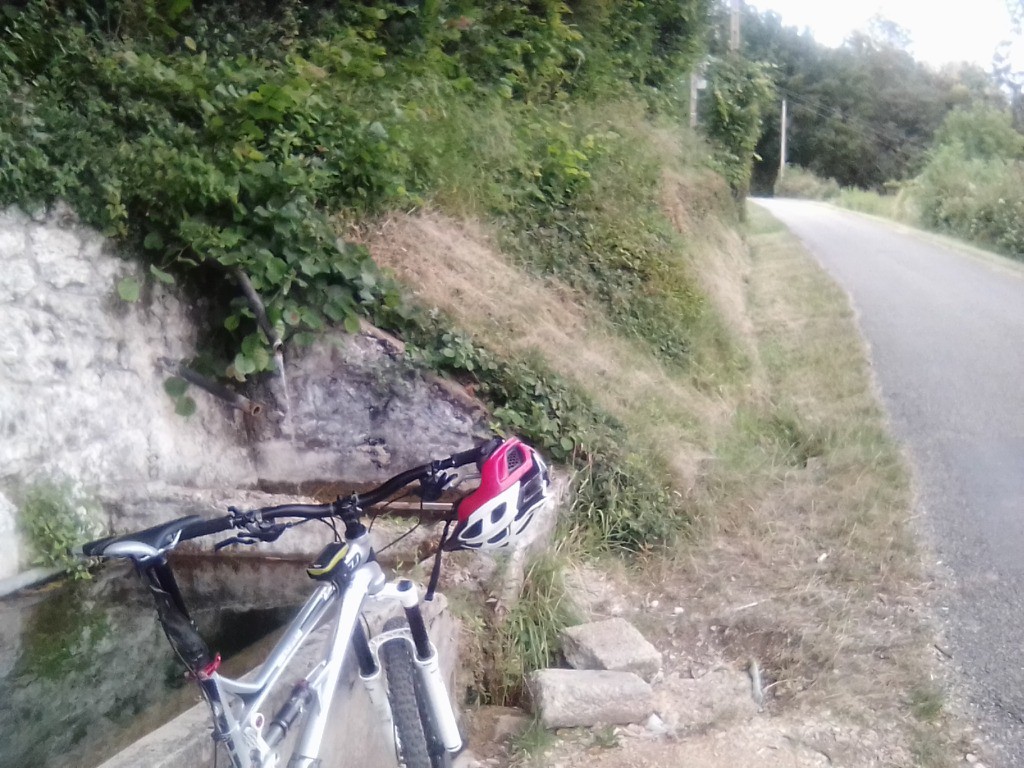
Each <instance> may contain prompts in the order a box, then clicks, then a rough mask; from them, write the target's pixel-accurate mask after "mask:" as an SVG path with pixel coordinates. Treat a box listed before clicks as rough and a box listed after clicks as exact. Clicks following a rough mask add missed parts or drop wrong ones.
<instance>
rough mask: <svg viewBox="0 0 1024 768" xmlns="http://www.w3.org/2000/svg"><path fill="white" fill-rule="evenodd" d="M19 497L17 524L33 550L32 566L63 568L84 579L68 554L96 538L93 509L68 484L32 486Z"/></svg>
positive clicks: (82, 571)
mask: <svg viewBox="0 0 1024 768" xmlns="http://www.w3.org/2000/svg"><path fill="white" fill-rule="evenodd" d="M18 496H19V497H20V498H19V501H20V504H19V509H18V511H19V515H18V524H19V527H20V529H21V531H22V532H23V533H24V534H25V536H26V537H27V538H28V542H29V544H30V545H31V547H32V551H33V552H34V555H35V560H34V563H35V565H41V566H45V567H48V568H50V567H57V568H63V569H67V570H68V571H69V572H70V573H71V574H72V575H73V576H74V577H75V578H87V577H88V575H89V573H88V571H87V570H86V567H85V564H84V563H83V562H82V561H81V560H78V559H77V558H75V557H74V556H73V555H72V554H71V550H72V548H73V547H75V546H76V545H80V544H82V543H84V542H85V541H87V540H88V539H89V538H91V537H92V536H94V535H96V534H97V529H98V525H97V514H98V511H97V509H96V507H95V506H94V505H93V504H92V503H91V502H90V501H89V500H87V499H84V498H82V497H81V495H80V494H78V493H76V492H75V491H74V489H73V488H72V487H71V485H70V484H68V483H56V482H40V483H35V484H33V485H30V486H27V487H26V488H25V489H23V490H22V491H21V493H19V494H18Z"/></svg>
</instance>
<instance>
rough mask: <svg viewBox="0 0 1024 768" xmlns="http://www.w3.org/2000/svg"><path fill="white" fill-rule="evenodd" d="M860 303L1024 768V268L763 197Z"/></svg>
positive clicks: (1015, 766)
mask: <svg viewBox="0 0 1024 768" xmlns="http://www.w3.org/2000/svg"><path fill="white" fill-rule="evenodd" d="M754 202H756V203H758V204H760V205H763V206H764V207H766V208H767V209H768V210H769V211H770V212H771V213H772V214H773V215H774V216H775V217H776V218H778V219H779V220H781V221H782V222H783V223H784V224H785V225H786V226H787V227H788V228H789V229H790V230H791V231H792V232H793V233H794V234H795V235H796V236H797V237H798V238H799V239H800V240H801V241H802V242H803V243H804V245H805V246H806V248H807V249H808V250H809V251H810V252H811V253H812V254H813V255H814V257H815V258H817V259H818V261H819V262H820V263H821V265H822V266H823V267H824V268H825V269H826V270H827V271H828V273H829V274H830V275H831V276H832V277H833V279H835V281H836V282H837V283H838V284H839V285H840V286H841V287H843V288H844V289H845V290H846V291H847V292H848V293H849V295H850V297H851V300H852V303H853V306H854V309H855V311H856V313H857V319H858V323H859V325H860V329H861V332H862V334H863V335H864V337H865V339H866V340H867V342H868V345H869V347H870V351H871V360H872V364H873V366H874V369H875V373H876V377H877V380H878V384H879V387H880V389H881V392H882V397H883V401H884V404H885V406H886V409H887V411H888V413H889V416H890V418H891V422H892V426H893V430H894V432H895V433H896V436H897V437H898V438H899V439H900V440H901V441H902V442H903V443H904V445H905V446H906V447H907V448H908V450H909V454H910V456H911V459H912V461H913V463H914V465H915V479H916V482H917V486H918V487H917V490H918V507H919V509H918V510H917V511H918V512H919V520H920V521H921V524H920V530H921V534H922V536H923V537H924V538H925V541H926V544H927V546H929V547H930V548H931V549H932V551H933V553H934V554H935V556H936V557H937V558H938V560H939V561H940V563H941V568H940V570H941V573H942V575H943V577H944V579H943V580H944V581H945V582H946V583H947V584H948V587H949V588H948V589H945V590H940V591H939V595H940V596H939V598H938V601H937V605H936V606H935V607H936V610H937V611H938V614H939V616H940V617H941V618H942V620H943V621H944V622H945V627H944V631H945V643H946V647H945V649H946V650H948V651H949V652H951V653H952V657H953V659H952V663H953V664H955V665H956V667H957V668H958V670H959V671H960V672H961V675H960V676H959V677H960V679H961V680H962V683H963V690H964V698H965V702H966V705H967V706H968V707H969V708H970V709H971V710H972V714H973V715H974V716H975V717H976V719H977V721H978V722H979V724H980V725H981V728H982V729H983V731H984V733H985V735H986V738H987V740H988V741H989V742H990V744H991V746H992V751H991V754H989V755H988V760H987V761H986V764H987V765H989V768H1024V265H1017V264H1016V263H1014V262H1009V261H1006V260H1002V259H1000V258H999V257H994V256H988V255H984V254H980V253H979V252H977V251H973V250H971V249H966V248H964V249H961V248H959V247H957V246H955V245H952V244H948V243H945V242H944V241H941V240H940V239H938V238H934V237H931V236H928V235H923V234H921V233H917V232H915V231H914V230H911V229H908V228H905V227H900V226H898V225H894V224H889V223H885V222H879V221H877V220H874V219H870V218H868V217H863V216H858V215H856V214H853V213H849V212H845V211H840V210H837V209H834V208H831V207H830V206H826V205H822V204H818V203H811V202H802V201H790V200H756V201H754Z"/></svg>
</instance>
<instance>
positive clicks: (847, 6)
mask: <svg viewBox="0 0 1024 768" xmlns="http://www.w3.org/2000/svg"><path fill="white" fill-rule="evenodd" d="M746 2H747V4H748V5H751V6H753V7H754V8H757V9H758V10H759V11H766V10H773V11H775V12H776V13H778V14H779V16H781V17H782V22H783V24H785V25H786V26H794V27H797V28H799V29H803V28H804V27H807V28H809V29H810V30H811V34H812V35H813V36H814V39H815V40H817V41H818V42H819V43H822V44H824V45H828V46H833V47H834V46H838V45H840V44H841V43H842V42H843V40H844V39H845V38H846V37H847V35H849V34H850V32H852V31H854V30H856V29H865V28H866V27H867V23H868V20H869V19H871V18H872V17H873V16H875V14H881V15H882V16H884V17H885V18H887V19H891V20H892V21H895V22H896V23H897V24H899V25H900V26H901V27H903V28H905V29H906V30H907V31H908V32H909V33H910V38H911V46H910V52H911V54H913V56H914V58H916V59H917V60H918V61H923V62H926V63H928V64H932V65H933V66H936V67H939V66H941V65H942V64H944V63H947V62H956V61H969V62H972V63H974V64H977V65H978V66H980V67H982V68H983V69H985V70H988V69H989V68H990V67H991V65H992V54H993V52H994V51H995V49H996V46H997V45H999V43H1000V42H1001V41H1003V40H1008V39H1011V38H1013V31H1012V29H1011V25H1010V14H1009V11H1008V10H1007V7H1006V0H944V1H943V0H882V1H879V0H867V1H866V2H845V3H843V2H835V1H834V0H831V1H830V0H746ZM1014 47H1015V49H1016V48H1020V47H1024V46H1020V45H1017V46H1014ZM1014 58H1015V59H1016V58H1017V56H1015V57H1014Z"/></svg>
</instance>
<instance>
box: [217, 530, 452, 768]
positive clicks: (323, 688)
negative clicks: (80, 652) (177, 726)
mask: <svg viewBox="0 0 1024 768" xmlns="http://www.w3.org/2000/svg"><path fill="white" fill-rule="evenodd" d="M347 543H348V550H347V552H346V555H345V558H344V561H343V563H342V564H340V565H339V566H337V567H338V568H344V569H347V571H346V572H347V573H348V574H349V575H348V576H347V577H346V578H345V580H344V582H343V586H341V587H339V586H338V584H337V583H336V582H334V581H325V582H321V583H320V584H318V586H317V587H316V589H315V590H314V592H313V594H312V595H310V597H309V599H308V600H307V601H306V603H305V604H304V605H303V607H302V608H301V609H300V611H299V613H298V614H297V615H296V616H295V618H294V619H293V620H292V622H291V624H289V626H288V629H287V630H286V631H285V633H284V636H283V637H282V638H281V640H280V641H278V643H277V645H276V646H275V647H274V649H273V650H272V651H271V652H270V654H269V655H268V656H267V658H266V660H265V661H264V662H263V664H262V665H261V666H260V667H259V669H258V670H257V671H256V672H255V673H254V674H255V677H254V678H253V679H251V680H247V681H243V680H236V679H232V678H228V677H224V676H223V675H220V674H218V673H216V672H214V673H212V674H211V675H209V677H208V678H207V680H206V681H204V682H206V683H212V684H213V685H214V686H215V689H216V692H217V695H216V696H208V697H207V698H208V700H209V703H210V706H211V708H212V709H213V717H214V722H215V723H216V724H217V731H218V733H217V737H218V740H220V741H221V742H223V744H224V746H225V747H226V749H227V752H228V754H229V756H230V758H231V762H232V766H233V768H274V767H275V766H277V765H278V760H279V757H280V755H279V749H280V747H281V746H282V744H278V745H276V746H274V747H271V746H270V745H269V744H268V743H267V741H266V740H265V736H266V727H267V717H266V716H265V714H264V713H263V712H262V711H261V707H262V706H263V705H264V704H265V703H266V701H267V697H268V695H269V694H270V691H271V689H272V688H273V687H274V685H275V683H277V682H278V680H279V679H280V677H281V675H282V673H283V672H284V670H285V668H286V667H287V666H288V664H289V663H290V662H291V661H292V659H293V658H295V655H296V653H297V652H298V650H299V648H300V647H301V646H302V645H303V643H304V642H305V641H306V640H307V639H308V638H309V636H310V634H311V633H312V632H313V631H314V630H315V629H316V628H317V627H319V626H322V623H323V622H324V620H325V619H327V618H328V617H330V616H331V614H332V612H333V613H334V614H335V618H334V629H333V632H331V637H330V639H329V640H328V645H327V653H326V656H325V658H324V659H323V660H322V661H321V662H320V663H319V664H317V665H316V666H315V667H314V668H313V669H312V670H311V671H310V672H309V673H308V674H307V675H306V677H305V681H306V685H307V686H308V689H309V690H310V691H311V693H312V698H311V700H310V703H309V704H308V706H307V707H306V708H305V709H306V712H305V713H304V715H303V717H304V722H303V723H302V726H301V729H300V730H299V733H298V738H297V740H296V741H295V746H294V748H293V751H292V757H291V760H290V761H289V762H288V764H287V766H288V768H314V767H315V766H316V765H317V764H318V755H319V752H320V745H321V742H322V740H323V736H324V732H325V730H326V728H327V720H328V717H329V715H330V710H331V703H332V701H333V699H334V693H335V691H336V690H337V687H338V682H339V679H340V677H341V671H342V665H343V663H344V661H345V657H346V654H347V652H348V648H349V645H350V644H351V642H352V636H353V633H354V632H355V629H356V622H358V621H359V616H360V614H361V613H362V610H363V607H364V604H365V602H366V600H368V599H373V600H388V601H397V602H400V603H401V604H402V606H403V607H404V608H413V607H415V606H417V605H418V604H419V594H418V592H417V590H416V589H415V588H414V587H413V588H410V587H411V586H412V585H411V584H409V583H408V582H406V583H405V585H402V584H400V583H395V582H388V581H387V580H386V579H385V577H384V573H383V571H382V570H381V568H380V565H378V563H377V562H376V561H372V560H369V556H370V551H371V550H370V544H369V536H368V535H365V534H364V535H363V536H361V537H359V538H358V539H352V540H348V542H347ZM395 637H401V638H403V639H405V640H406V641H407V642H409V643H410V646H412V641H411V639H410V635H409V630H408V629H407V628H403V629H400V630H395V631H392V632H386V633H383V634H382V635H379V636H377V637H374V638H373V640H372V642H371V643H370V648H371V652H372V653H373V655H374V657H375V660H376V661H377V671H376V673H375V674H374V675H371V676H368V677H367V676H363V675H360V678H361V679H362V681H363V684H364V685H365V687H366V690H367V693H368V694H369V697H370V701H371V703H372V705H373V707H374V709H375V711H376V712H377V714H378V716H379V718H380V720H381V723H382V726H383V727H384V728H385V729H387V730H386V732H387V733H390V734H394V732H395V730H394V724H393V722H392V719H391V708H390V705H389V704H388V700H387V695H386V692H385V688H384V682H383V679H382V676H381V666H380V662H379V658H378V654H377V649H378V648H379V646H380V645H381V643H383V642H386V641H387V640H389V639H394V638H395ZM413 659H414V662H415V666H416V668H417V671H418V672H419V675H420V679H421V681H422V683H423V686H422V688H423V690H424V691H425V692H426V694H427V699H428V705H429V706H430V708H431V710H432V713H433V715H434V721H435V722H436V723H437V726H438V731H439V735H440V738H441V741H442V742H443V743H444V746H445V748H446V749H447V750H448V751H449V752H452V753H454V752H457V751H458V750H459V749H461V748H462V740H461V737H460V735H459V731H458V727H457V724H456V721H455V715H454V713H453V712H452V707H451V701H450V700H449V698H448V693H447V690H446V688H445V685H444V680H443V678H442V675H441V672H440V668H439V665H438V658H437V650H436V648H434V646H433V645H432V644H431V655H430V656H429V657H428V658H426V659H420V658H418V656H417V655H416V653H415V650H413ZM215 748H216V745H215Z"/></svg>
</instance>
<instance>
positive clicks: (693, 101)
mask: <svg viewBox="0 0 1024 768" xmlns="http://www.w3.org/2000/svg"><path fill="white" fill-rule="evenodd" d="M699 82H700V73H699V72H697V71H694V72H691V73H690V127H691V128H696V127H697V97H698V96H699V88H698V83H699Z"/></svg>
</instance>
